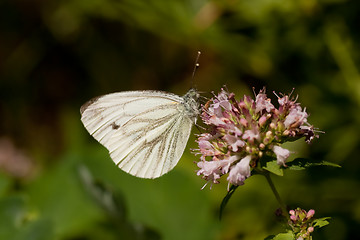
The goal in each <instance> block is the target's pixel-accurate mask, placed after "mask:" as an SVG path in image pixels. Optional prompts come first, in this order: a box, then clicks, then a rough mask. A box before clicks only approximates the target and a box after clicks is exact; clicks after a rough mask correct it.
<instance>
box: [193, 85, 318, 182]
mask: <svg viewBox="0 0 360 240" xmlns="http://www.w3.org/2000/svg"><path fill="white" fill-rule="evenodd" d="M275 95H276V94H275ZM276 96H277V97H278V103H279V107H278V108H276V107H275V106H274V105H273V104H272V103H271V100H270V99H269V98H268V97H267V95H266V94H265V89H263V90H261V91H260V92H259V94H257V95H256V97H255V100H254V99H252V98H251V97H249V96H244V97H243V98H242V99H240V100H239V101H238V100H236V99H235V94H234V93H229V92H227V91H226V90H224V89H222V90H221V92H220V93H219V94H218V95H214V97H213V98H212V99H210V100H209V101H208V102H207V103H206V104H205V105H204V106H203V107H202V114H201V118H202V120H203V122H204V123H205V124H206V125H208V129H207V132H206V133H203V134H201V135H199V137H198V139H197V142H198V145H199V149H198V150H197V152H198V153H200V154H201V157H200V159H201V161H199V162H198V163H197V166H198V167H199V168H200V170H198V172H197V175H201V176H202V178H204V179H205V180H207V181H208V182H212V183H219V179H220V177H221V176H222V175H225V174H228V177H227V181H228V182H229V185H230V184H233V185H242V184H244V181H245V179H246V178H248V177H250V175H251V171H252V170H253V169H254V168H256V167H258V163H259V160H260V159H261V158H264V157H265V156H271V157H276V159H277V163H278V164H279V165H283V166H286V161H287V159H288V157H289V155H290V153H291V152H290V151H289V150H288V149H285V148H282V147H280V144H282V143H284V142H286V141H294V140H296V139H298V138H301V137H305V138H306V142H310V141H311V140H312V139H314V137H318V136H317V135H315V133H314V128H313V126H311V125H309V124H308V122H307V117H308V114H307V113H306V109H302V108H301V106H300V104H299V103H296V99H291V98H290V97H291V94H290V95H282V96H281V97H279V96H278V95H276Z"/></svg>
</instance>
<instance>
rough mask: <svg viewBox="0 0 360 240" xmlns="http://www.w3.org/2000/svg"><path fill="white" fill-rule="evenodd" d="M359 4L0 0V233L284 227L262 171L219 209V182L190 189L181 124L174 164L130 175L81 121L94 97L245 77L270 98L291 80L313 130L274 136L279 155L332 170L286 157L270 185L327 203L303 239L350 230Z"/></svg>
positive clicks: (298, 198) (356, 204) (228, 231)
mask: <svg viewBox="0 0 360 240" xmlns="http://www.w3.org/2000/svg"><path fill="white" fill-rule="evenodd" d="M359 11H360V3H359V1H356V0H352V1H351V0H298V1H289V0H274V1H265V0H256V1H254V0H225V1H205V0H173V1H169V0H147V1H145V0H52V1H49V0H28V1H25V0H11V1H10V0H9V1H6V0H5V1H4V0H3V1H1V2H0V117H1V120H0V168H1V171H0V239H19V240H20V239H34V240H37V239H44V240H45V239H61V240H62V239H67V240H68V239H69V240H70V239H71V240H75V239H76V240H80V239H159V238H161V239H169V240H173V239H196V240H200V239H207V240H208V239H245V240H250V239H264V238H265V237H266V236H267V235H270V234H276V233H278V232H280V231H282V226H281V224H280V223H278V222H276V217H275V215H274V211H275V210H276V208H277V207H278V205H277V203H276V200H275V198H274V196H272V194H271V191H270V188H269V186H268V185H267V183H266V181H265V179H263V178H262V177H260V176H253V177H251V178H249V179H248V180H246V184H245V185H244V186H242V187H240V188H238V190H237V191H236V192H235V194H234V196H233V198H232V199H231V200H230V202H229V204H228V206H227V208H226V209H225V212H224V217H223V219H222V221H219V220H218V209H219V205H220V202H221V200H222V198H223V197H224V195H225V194H226V187H227V186H226V183H225V181H224V183H222V184H220V185H214V186H213V187H212V190H209V187H207V188H206V189H204V190H202V191H201V190H200V188H201V187H202V186H203V184H204V183H205V182H204V181H203V180H202V179H200V178H199V177H198V176H196V174H195V171H196V169H197V167H196V165H195V164H194V162H195V161H198V156H194V155H193V154H191V151H190V150H189V149H190V148H195V147H196V144H195V143H194V137H192V138H191V139H190V141H189V146H188V148H187V150H186V151H185V153H184V156H183V158H182V160H181V161H180V163H179V164H178V166H177V167H176V168H175V170H173V171H172V172H170V173H169V174H167V175H165V176H163V177H161V178H159V179H156V180H143V179H137V178H135V177H132V176H130V175H128V174H126V173H124V172H122V171H121V170H119V169H117V168H116V167H115V166H114V164H113V163H112V161H111V159H110V157H109V156H108V153H107V151H106V149H105V148H103V147H102V146H101V145H100V144H98V143H97V142H96V141H95V140H94V139H92V138H91V136H89V134H88V133H87V132H86V130H85V129H84V128H83V126H82V124H81V122H80V113H79V108H80V106H81V105H82V104H83V103H84V102H86V101H87V100H89V99H90V98H92V97H95V96H98V95H102V94H106V93H110V92H116V91H126V90H142V89H158V90H164V91H169V92H173V93H176V94H179V95H182V94H184V93H185V92H186V91H187V90H188V89H189V88H190V87H192V86H193V85H194V84H195V86H196V87H197V89H198V90H200V91H203V92H205V94H204V95H207V96H209V94H208V93H209V92H211V91H215V92H218V91H220V88H221V87H222V86H223V85H226V86H227V87H228V89H229V91H232V92H235V94H236V95H237V97H238V98H240V97H242V96H243V94H250V95H252V90H251V88H252V87H255V88H256V89H257V90H259V89H261V88H262V87H263V86H266V87H267V89H268V93H269V95H270V96H271V97H272V98H273V99H276V98H275V97H274V96H273V95H272V94H271V92H272V91H273V90H275V91H277V92H285V93H288V92H290V91H291V90H292V88H295V91H294V93H295V94H298V95H299V102H301V103H302V106H304V107H306V109H307V111H308V112H309V113H310V114H311V116H310V117H309V122H310V123H312V124H313V125H315V126H316V127H318V128H319V129H320V130H322V131H324V132H325V133H324V134H320V135H321V136H320V138H319V139H316V140H315V141H314V142H313V144H311V145H307V144H306V143H305V142H304V141H303V140H299V141H297V142H294V143H292V144H289V145H287V146H286V147H288V148H289V149H291V150H292V151H294V152H295V153H294V154H293V155H292V158H294V157H297V156H300V157H307V158H313V159H318V160H325V161H330V162H334V163H337V164H340V165H341V166H342V168H340V169H339V168H330V167H316V168H313V169H310V170H307V171H303V172H293V171H287V172H286V173H285V176H284V177H274V181H275V184H276V185H277V187H278V190H279V192H280V195H281V196H282V197H283V200H284V201H285V202H286V203H287V204H288V205H289V206H290V207H292V208H295V207H298V206H299V207H302V208H304V209H306V210H308V209H311V208H313V209H315V211H316V214H315V217H327V216H330V217H332V219H331V221H330V225H329V226H327V227H325V228H323V229H321V230H319V231H317V233H316V234H315V237H314V239H334V240H335V239H336V240H337V239H339V240H340V239H360V234H359V226H360V225H359V223H360V198H359V196H360V191H359V187H360V184H359V166H360V159H359V142H360V135H359V132H360V127H359V126H360V113H359V110H360V109H359V106H360V74H359V63H360V55H359V53H360V51H359V50H360V49H359V48H360V47H359V32H360V31H359V23H360V14H359ZM198 50H200V51H201V52H202V55H201V57H200V68H199V69H198V70H197V72H196V74H195V79H194V84H193V83H192V80H191V75H192V70H193V67H194V61H195V58H196V54H197V51H198ZM193 132H194V133H198V130H197V129H195V128H194V131H193ZM85 173H87V174H85ZM88 174H92V176H93V180H94V181H95V182H96V184H93V183H92V181H91V180H89V178H86V177H84V176H89V175H88ZM84 179H85V180H84ZM86 179H87V180H86ZM100 186H101V187H100ZM106 196H107V197H108V198H107V197H106ZM111 196H112V197H111ZM106 199H110V200H106ZM109 201H110V203H109Z"/></svg>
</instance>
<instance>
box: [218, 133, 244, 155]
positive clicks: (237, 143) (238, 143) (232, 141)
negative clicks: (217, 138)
mask: <svg viewBox="0 0 360 240" xmlns="http://www.w3.org/2000/svg"><path fill="white" fill-rule="evenodd" d="M223 139H224V140H225V141H226V142H227V143H228V144H229V145H230V147H231V149H232V151H234V152H237V151H238V149H239V147H240V148H242V147H243V146H245V142H244V141H242V140H240V139H239V138H238V137H236V136H233V135H230V134H227V135H225V136H224V137H223Z"/></svg>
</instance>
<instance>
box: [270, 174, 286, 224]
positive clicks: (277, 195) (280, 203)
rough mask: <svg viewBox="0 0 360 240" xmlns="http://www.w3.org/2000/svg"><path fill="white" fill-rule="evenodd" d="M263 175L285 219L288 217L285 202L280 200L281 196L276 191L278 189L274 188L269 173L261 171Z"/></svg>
mask: <svg viewBox="0 0 360 240" xmlns="http://www.w3.org/2000/svg"><path fill="white" fill-rule="evenodd" d="M263 175H264V177H265V178H266V181H267V182H268V184H269V186H270V188H271V191H272V192H273V194H274V196H275V198H276V200H277V201H278V203H279V205H280V209H281V212H282V214H283V215H284V216H285V217H286V219H287V220H288V219H290V216H289V214H288V211H287V208H286V204H285V203H284V202H283V201H282V199H281V197H280V194H279V193H278V191H277V190H276V187H275V185H274V183H273V181H272V179H271V177H270V173H269V172H267V171H265V172H264V173H263Z"/></svg>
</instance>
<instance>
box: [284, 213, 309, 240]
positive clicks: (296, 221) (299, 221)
mask: <svg viewBox="0 0 360 240" xmlns="http://www.w3.org/2000/svg"><path fill="white" fill-rule="evenodd" d="M289 214H290V220H289V226H290V227H291V229H292V230H293V232H294V234H295V235H296V239H297V240H305V239H312V238H311V236H310V234H311V233H312V232H313V231H314V226H313V220H314V219H313V216H314V214H315V210H313V209H310V210H309V211H308V212H306V211H305V210H303V209H301V208H297V209H295V210H290V211H289Z"/></svg>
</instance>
